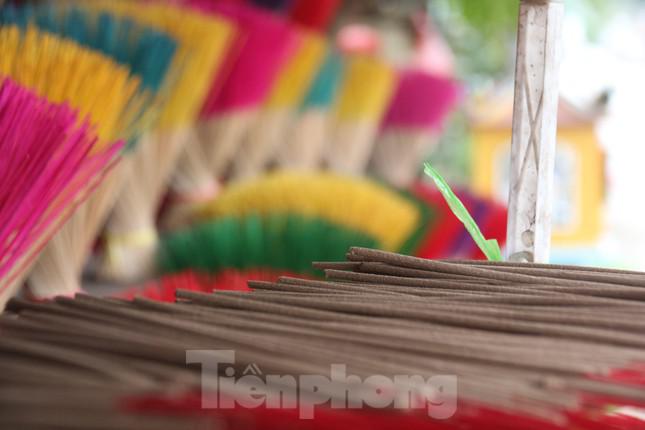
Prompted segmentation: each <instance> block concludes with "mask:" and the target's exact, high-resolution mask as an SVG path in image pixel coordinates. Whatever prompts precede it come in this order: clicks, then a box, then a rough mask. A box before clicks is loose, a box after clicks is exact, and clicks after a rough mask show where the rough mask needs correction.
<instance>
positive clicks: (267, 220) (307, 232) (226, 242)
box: [159, 213, 378, 276]
mask: <svg viewBox="0 0 645 430" xmlns="http://www.w3.org/2000/svg"><path fill="white" fill-rule="evenodd" d="M314 244H315V245H314ZM352 244H353V245H357V244H362V246H377V244H378V241H377V240H376V239H375V238H372V237H370V236H369V235H367V234H364V233H362V232H360V231H356V230H350V229H348V228H346V227H344V226H343V225H338V224H334V223H332V222H328V221H326V220H324V219H318V218H314V217H304V216H298V215H290V214H288V213H286V214H279V213H276V214H269V215H267V216H264V217H261V216H260V215H248V216H239V217H238V216H231V217H225V218H220V219H217V220H214V221H211V222H207V223H203V224H198V225H196V226H193V227H190V228H186V229H183V230H180V231H177V232H174V233H171V234H168V235H167V236H166V237H163V238H162V242H161V245H160V247H159V248H160V252H159V270H160V271H161V272H162V273H176V272H183V271H185V270H188V269H190V270H195V271H198V272H200V273H211V274H218V273H221V272H223V271H226V270H230V269H233V270H243V271H247V270H273V271H282V272H290V273H297V274H305V275H310V276H311V275H318V274H319V273H316V272H314V271H312V267H311V264H310V262H311V261H318V260H336V259H339V258H342V257H343V256H344V255H345V251H346V250H347V248H348V247H349V246H351V245H352Z"/></svg>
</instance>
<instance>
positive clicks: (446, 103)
mask: <svg viewBox="0 0 645 430" xmlns="http://www.w3.org/2000/svg"><path fill="white" fill-rule="evenodd" d="M457 95H458V88H457V85H456V84H455V83H454V82H453V81H451V80H448V79H445V78H440V77H436V76H432V75H430V74H427V73H425V72H422V71H415V70H407V71H402V72H401V73H400V76H399V82H398V88H397V89H396V91H395V95H394V98H393V99H392V102H391V104H390V107H389V109H388V112H387V114H386V115H385V118H384V119H383V124H382V126H381V132H380V135H379V138H378V139H377V141H376V145H375V148H374V154H373V155H372V161H371V166H370V170H372V171H373V172H374V173H375V174H376V175H378V176H380V177H381V178H383V179H385V180H386V181H388V182H389V183H391V184H393V185H395V186H397V187H401V188H403V187H407V186H409V185H411V184H412V183H413V182H414V180H415V179H416V178H417V177H418V174H419V172H420V170H421V166H422V164H423V161H425V159H426V157H427V156H428V155H429V152H430V150H431V149H432V147H433V145H434V144H435V143H436V141H437V139H438V137H439V132H440V129H441V126H442V124H443V122H444V120H445V117H446V115H447V114H448V113H449V112H450V111H451V109H452V108H453V107H454V105H455V102H456V101H457Z"/></svg>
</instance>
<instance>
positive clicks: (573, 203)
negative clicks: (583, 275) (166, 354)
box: [0, 0, 645, 298]
mask: <svg viewBox="0 0 645 430" xmlns="http://www.w3.org/2000/svg"><path fill="white" fill-rule="evenodd" d="M0 4H3V6H2V8H1V9H0V10H1V12H2V14H1V16H0V18H1V19H2V30H3V33H2V34H1V35H0V36H1V37H2V38H3V39H2V40H0V42H2V43H3V44H4V45H3V46H4V48H3V49H6V52H7V58H8V59H9V60H10V61H7V62H6V63H3V64H0V66H3V67H4V69H3V70H0V72H2V74H3V75H6V76H7V77H8V78H10V79H13V80H15V81H16V82H17V83H18V84H21V85H24V86H26V87H29V88H30V89H37V90H39V91H40V92H41V93H42V94H39V95H41V96H47V97H50V99H51V100H50V101H52V102H56V103H60V102H69V103H70V104H71V105H72V107H74V108H75V109H79V110H80V111H81V113H82V114H83V115H87V114H89V117H90V119H91V121H92V123H93V125H94V126H96V127H98V128H99V131H100V133H99V137H100V139H102V140H104V141H106V142H107V141H109V142H116V141H118V140H124V141H126V142H127V143H128V144H127V145H126V146H125V149H124V150H123V151H120V152H119V151H116V150H115V153H116V152H119V155H118V157H116V159H115V161H114V163H113V164H110V166H114V168H111V169H107V168H106V171H102V170H100V169H97V170H96V171H93V172H92V174H93V175H94V176H95V177H96V178H99V179H98V180H100V179H101V178H104V180H103V184H102V186H101V187H98V188H97V189H96V191H95V192H94V194H93V195H92V196H91V197H90V198H89V199H88V201H87V202H83V203H82V204H81V205H80V207H81V209H82V210H79V211H77V212H75V213H74V215H73V217H72V218H71V219H70V221H68V222H66V223H65V222H64V221H65V219H60V220H54V221H58V222H56V223H54V224H52V225H56V226H58V225H60V226H62V230H61V232H59V233H58V234H56V235H54V236H53V238H52V240H51V241H50V243H49V244H48V246H46V247H43V246H42V244H41V243H40V241H41V240H42V241H43V242H45V241H46V239H48V238H49V237H44V236H43V237H42V238H39V237H37V236H38V235H34V238H32V239H29V240H30V241H27V240H26V239H25V240H26V244H25V247H24V249H29V250H30V252H29V253H25V257H21V258H25V259H26V261H27V263H25V264H21V265H17V266H15V268H14V269H13V270H15V271H16V273H17V276H14V277H12V278H11V282H12V284H15V287H14V289H15V290H16V291H18V290H19V289H20V287H21V286H22V285H23V284H26V285H27V286H28V288H27V289H26V291H27V294H28V295H30V296H32V297H34V298H47V297H52V296H56V295H60V294H68V295H70V294H74V293H75V292H78V291H89V292H101V291H103V290H102V288H104V286H106V285H107V286H108V287H109V290H110V291H113V290H114V288H115V287H116V289H117V290H121V289H122V287H123V286H124V285H125V286H127V287H130V286H134V287H135V288H140V287H141V285H143V284H145V282H147V281H152V282H156V281H157V280H161V281H162V282H163V278H164V277H165V276H168V277H171V278H169V279H170V281H171V284H172V279H173V278H172V276H174V275H185V274H186V273H188V276H192V274H193V273H194V272H197V273H200V274H203V273H206V274H208V275H212V276H215V277H216V279H215V280H214V281H213V282H215V283H216V284H217V283H220V284H221V285H223V286H226V287H230V288H241V289H244V288H246V281H247V280H248V279H264V280H274V279H276V278H277V277H279V276H280V275H283V274H296V275H301V276H308V277H320V276H321V275H322V273H320V272H318V271H316V270H314V269H312V268H311V264H310V263H311V262H312V261H321V260H342V259H344V255H345V252H346V250H347V248H348V247H349V246H369V247H376V248H382V249H386V250H390V251H396V252H401V253H406V254H410V255H415V256H418V257H422V258H473V259H483V258H485V255H484V254H483V253H482V252H481V251H480V250H479V249H478V247H477V246H476V245H475V242H474V241H473V240H472V239H471V238H470V236H469V234H468V232H467V231H466V229H465V228H464V227H463V226H462V225H461V224H460V222H459V221H458V220H457V219H456V217H455V216H454V215H453V214H452V212H451V210H450V209H449V207H448V205H447V204H446V202H445V201H444V199H443V197H442V196H441V194H440V193H439V191H438V190H437V188H436V186H435V185H434V184H433V183H432V180H431V179H430V178H428V177H426V176H425V175H424V173H423V170H424V163H425V162H430V164H431V165H432V166H433V167H434V169H436V170H437V171H438V172H439V173H440V174H441V175H443V176H444V177H445V179H446V180H447V182H448V184H450V186H451V187H452V188H453V189H454V191H455V193H456V194H457V195H458V197H459V198H460V199H461V200H462V201H463V203H464V204H465V206H466V207H467V208H468V210H469V211H470V212H471V214H472V216H473V218H474V220H475V221H476V223H477V224H478V225H479V227H480V228H481V230H482V232H483V235H484V236H485V237H486V238H488V239H497V240H498V242H499V243H500V245H501V246H502V247H503V246H504V242H505V235H506V203H507V199H508V170H509V158H510V157H509V153H510V141H511V122H512V111H513V78H514V63H515V58H514V55H515V40H516V26H517V16H518V7H519V1H517V0H477V1H474V0H398V1H396V2H393V1H386V0H352V1H342V0H316V1H314V0H165V1H161V0H157V1H155V0H147V1H143V0H142V1H134V0H115V1H107V0H105V1H104V0H96V1H81V0H79V1H72V0H69V1H60V2H53V1H38V0H33V1H5V2H4V3H2V2H0ZM46 35H47V36H46ZM46 37H53V38H54V39H52V40H48V39H46ZM70 43H72V44H78V45H79V47H77V48H78V49H81V50H87V51H93V52H94V54H97V55H99V56H100V58H101V59H102V60H104V61H105V62H106V63H105V64H110V65H111V66H110V67H113V66H114V67H116V66H115V65H114V64H113V63H118V66H120V67H121V69H119V73H128V74H129V78H130V79H131V80H132V82H131V84H132V88H135V87H136V88H138V89H137V91H134V92H127V91H126V89H125V88H126V87H125V86H124V87H123V88H124V90H123V91H122V92H121V93H119V96H121V97H122V101H123V103H121V104H117V103H113V104H106V105H105V106H103V107H105V108H106V109H99V108H102V107H101V106H99V105H100V104H97V103H96V99H97V96H96V94H99V93H101V91H105V92H104V93H103V94H110V92H111V88H109V86H108V88H103V87H101V85H102V86H105V83H97V82H99V80H96V82H95V79H94V78H95V76H96V75H95V74H94V73H87V74H88V76H85V77H80V72H79V75H77V74H76V73H75V70H76V69H79V70H80V66H87V67H86V68H85V69H83V70H92V68H93V67H95V66H93V65H91V64H89V62H88V61H89V60H87V58H85V59H83V58H81V56H80V55H79V58H78V60H77V61H78V64H77V65H76V66H74V67H69V64H71V63H69V64H68V63H66V60H65V61H63V60H57V59H56V58H67V55H71V53H74V52H77V51H74V49H76V48H74V49H73V46H76V45H72V44H70ZM563 45H564V46H563V48H564V56H563V62H562V67H561V73H560V77H561V79H560V80H561V99H560V103H559V130H558V147H557V148H558V149H557V157H556V172H555V173H556V174H555V180H556V186H555V190H556V195H555V200H554V202H553V203H554V210H553V223H554V225H553V252H552V262H553V263H569V264H580V265H595V266H605V267H613V268H629V269H641V270H643V269H645V225H644V224H643V222H642V221H641V219H642V214H643V213H644V210H643V209H645V207H643V206H645V201H644V199H642V198H641V195H640V188H641V183H642V182H643V181H642V179H643V172H642V171H643V169H642V167H641V165H642V163H643V161H642V160H643V158H644V156H645V150H644V149H643V148H641V147H640V139H639V137H638V136H639V135H640V134H641V133H640V131H641V130H640V123H641V120H640V115H641V109H640V108H639V106H640V104H641V100H643V99H645V85H643V83H642V79H643V76H645V2H642V1H636V0H612V1H610V2H609V1H606V0H567V2H566V20H565V25H564V37H563ZM27 48H29V49H27ZM23 51H24V52H29V53H30V55H29V56H27V55H22V52H23ZM78 52H82V51H78ZM31 54H33V55H34V57H33V58H32V56H31ZM75 55H76V54H75ZM57 56H58V57H57ZM14 57H15V58H14ZM40 57H43V58H45V57H47V58H49V57H51V58H52V60H51V61H52V64H54V65H53V66H52V67H50V68H47V69H43V70H39V69H38V66H39V65H42V64H45V62H44V61H40V60H41V58H40ZM88 58H89V57H88ZM92 61H94V60H92ZM84 62H85V63H87V64H84ZM14 63H15V64H14ZM21 67H22V68H21ZM56 67H60V69H61V70H57V71H56V73H53V72H52V70H53V68H56ZM106 67H107V66H106ZM106 70H108V69H106ZM115 70H116V69H115ZM30 73H31V74H33V76H31V77H29V76H30ZM105 73H106V74H105V76H109V73H113V74H114V76H116V73H117V72H116V71H113V72H108V71H106V72H105ZM81 81H83V82H84V83H85V84H86V86H87V88H85V89H84V91H87V94H81V91H77V92H76V93H74V92H73V91H72V89H74V88H75V85H76V84H77V83H78V82H81ZM123 82H125V81H123ZM123 85H125V84H123ZM53 89H60V91H58V90H57V91H53ZM41 90H42V91H41ZM48 91H49V93H48ZM66 91H68V92H69V93H67V92H66ZM105 98H106V99H109V97H105ZM117 105H118V106H117ZM110 109H113V111H110ZM119 109H121V110H119ZM124 118H127V119H128V120H129V121H130V122H128V121H124V120H123V119H124ZM115 119H118V121H117V120H115ZM92 205H94V206H92ZM70 209H75V207H73V205H70ZM43 214H44V216H45V217H46V216H49V215H51V212H47V211H45V212H43ZM54 218H55V217H54ZM55 232H56V230H55V229H52V231H51V235H53V233H55ZM8 237H11V236H8ZM25 237H26V236H25ZM36 239H37V240H36ZM41 251H42V252H41ZM16 258H17V257H16ZM31 263H34V265H33V268H32V266H31ZM7 270H8V269H7ZM18 275H19V276H18ZM217 277H219V278H217ZM23 281H24V282H23ZM208 286H209V288H210V281H209V284H208ZM155 288H156V287H155ZM153 290H154V288H153ZM128 294H129V293H128ZM10 295H11V294H6V296H7V297H9V296H10Z"/></svg>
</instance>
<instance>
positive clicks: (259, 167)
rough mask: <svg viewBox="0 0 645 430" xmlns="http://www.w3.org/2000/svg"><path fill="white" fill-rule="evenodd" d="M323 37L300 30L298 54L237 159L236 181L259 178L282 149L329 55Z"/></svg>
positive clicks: (272, 89)
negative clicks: (288, 131) (317, 73)
mask: <svg viewBox="0 0 645 430" xmlns="http://www.w3.org/2000/svg"><path fill="white" fill-rule="evenodd" d="M327 49H328V48H327V44H326V41H325V39H324V37H323V36H322V35H320V34H318V33H315V32H311V31H308V30H304V29H301V30H300V42H299V46H298V48H297V49H296V52H295V53H294V54H293V56H292V57H291V58H290V59H289V61H288V62H287V64H286V65H285V66H284V68H283V70H282V71H281V73H280V75H279V77H278V78H277V81H276V82H275V84H274V85H273V87H272V88H271V91H270V93H269V96H268V99H267V101H266V102H265V103H264V106H263V108H262V110H261V111H260V112H259V114H258V116H257V118H256V120H255V122H254V124H253V126H252V127H251V130H250V132H249V134H248V136H247V137H246V139H245V140H244V141H243V144H242V146H241V147H240V149H239V151H238V155H237V157H236V158H235V161H234V164H233V170H232V178H233V179H248V178H253V177H255V176H258V175H260V174H261V173H262V172H263V171H264V170H265V169H266V168H268V167H269V163H270V162H271V161H273V160H275V159H276V158H277V157H276V155H277V154H278V153H279V151H280V150H281V149H282V146H283V142H284V140H285V137H286V134H287V130H288V129H289V127H290V125H291V123H292V120H293V117H294V114H295V111H296V110H297V108H298V106H300V104H301V103H302V101H303V99H304V98H305V96H306V95H307V91H308V90H309V88H310V87H311V84H312V82H313V81H314V77H315V75H316V72H317V71H318V69H320V66H321V65H322V62H323V60H324V59H325V54H326V53H327Z"/></svg>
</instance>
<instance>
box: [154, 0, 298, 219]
mask: <svg viewBox="0 0 645 430" xmlns="http://www.w3.org/2000/svg"><path fill="white" fill-rule="evenodd" d="M187 4H189V5H190V6H191V7H193V8H196V9H198V10H200V11H201V12H202V13H205V14H210V15H213V16H216V17H220V18H221V17H224V18H226V19H227V20H230V21H231V22H233V23H235V25H236V27H237V29H238V31H237V33H236V37H235V40H234V41H232V43H231V47H230V49H229V52H228V55H227V56H226V59H225V61H224V64H223V65H222V66H221V67H220V69H219V70H218V73H217V74H216V75H215V76H214V77H213V82H212V84H211V88H210V90H209V92H208V95H207V97H206V98H205V101H204V104H203V106H202V109H201V113H200V116H199V119H198V123H197V125H196V134H197V136H198V142H196V143H195V144H193V145H188V146H186V148H185V149H184V151H183V153H182V155H181V158H180V160H179V162H178V165H177V168H176V171H175V173H174V175H173V181H172V183H171V191H172V194H171V199H170V202H169V203H170V204H169V206H168V208H167V209H166V210H165V211H164V214H163V220H162V221H163V225H164V227H165V228H167V229H174V228H179V227H181V226H183V225H185V224H186V223H188V222H189V219H190V215H191V213H192V212H193V211H194V209H195V206H198V205H199V204H201V203H203V202H205V201H209V200H211V199H213V198H214V197H216V196H217V193H218V192H219V191H220V181H221V180H223V179H224V177H225V176H226V175H228V172H229V169H230V166H231V162H232V161H233V159H234V158H235V155H236V153H237V152H238V151H239V146H240V145H241V144H242V142H243V140H244V139H245V137H246V133H247V132H248V131H249V129H250V126H251V125H252V123H253V122H254V121H255V116H256V113H257V112H258V110H259V108H260V107H261V105H262V103H263V102H264V100H265V98H266V96H267V94H268V91H269V89H270V88H271V85H272V84H273V81H274V79H275V77H276V76H277V73H278V72H279V70H280V69H281V68H282V66H283V63H284V62H285V60H286V59H287V58H288V55H290V52H291V49H292V48H293V47H294V43H295V39H294V37H295V34H294V33H293V32H292V31H291V30H290V29H289V28H288V27H287V25H286V23H285V22H284V21H283V20H281V19H279V18H278V17H275V16H273V14H270V13H268V12H264V11H261V10H258V9H257V8H254V7H251V6H249V5H244V4H238V3H231V2H228V3H223V2H208V1H206V2H204V1H200V0H190V1H188V2H187Z"/></svg>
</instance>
